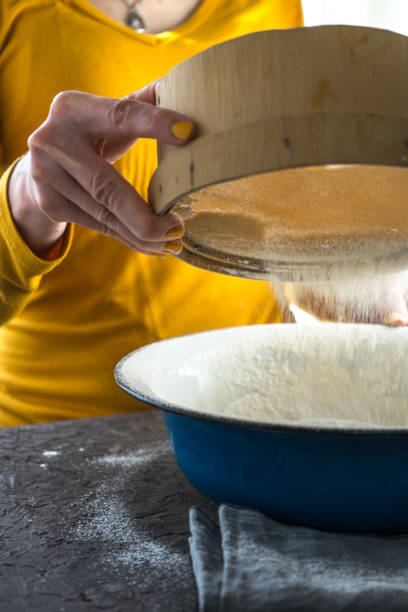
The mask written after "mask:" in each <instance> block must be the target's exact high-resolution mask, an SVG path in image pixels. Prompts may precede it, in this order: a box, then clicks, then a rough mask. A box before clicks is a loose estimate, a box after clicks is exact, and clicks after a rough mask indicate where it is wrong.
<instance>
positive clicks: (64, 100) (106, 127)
mask: <svg viewBox="0 0 408 612" xmlns="http://www.w3.org/2000/svg"><path fill="white" fill-rule="evenodd" d="M151 96H152V90H151V88H150V89H149V88H145V91H144V92H143V90H142V92H141V94H140V99H139V97H138V94H137V93H136V94H130V95H129V96H125V97H124V98H121V99H120V100H118V99H115V98H103V97H100V96H94V95H91V94H87V93H84V92H71V91H70V92H62V93H60V94H58V96H56V98H55V99H54V100H53V103H52V105H51V109H50V120H51V121H53V120H54V119H55V122H56V123H58V124H59V125H61V124H62V123H67V122H71V123H72V125H75V126H76V127H77V129H78V132H79V134H80V135H83V134H86V135H88V137H89V139H90V140H91V141H92V144H93V145H94V143H95V139H99V138H101V137H104V138H108V139H109V138H113V139H117V138H126V139H130V140H136V139H137V138H139V137H140V138H155V139H157V140H160V141H161V142H164V143H166V144H173V145H183V144H185V143H186V142H188V141H189V140H191V139H192V138H193V137H194V135H195V126H194V123H193V122H192V121H191V119H190V118H189V117H186V115H183V114H181V113H177V112H176V111H172V110H170V109H166V108H158V107H156V106H155V105H154V104H150V103H149V102H144V101H142V100H144V99H149V97H151Z"/></svg>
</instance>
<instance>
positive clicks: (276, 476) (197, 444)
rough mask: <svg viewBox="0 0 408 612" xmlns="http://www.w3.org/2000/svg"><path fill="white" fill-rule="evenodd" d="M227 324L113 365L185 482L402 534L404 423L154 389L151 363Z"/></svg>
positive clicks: (295, 519) (329, 521) (282, 516)
mask: <svg viewBox="0 0 408 612" xmlns="http://www.w3.org/2000/svg"><path fill="white" fill-rule="evenodd" d="M256 327H258V328H259V327H261V326H256ZM238 329H240V330H241V329H245V328H238ZM236 330H237V328H235V330H234V332H231V333H236ZM228 331H229V330H219V331H215V332H206V333H204V334H196V335H194V336H184V337H181V338H173V339H171V340H166V341H162V342H158V343H154V344H152V345H148V346H146V347H143V348H141V349H139V350H137V351H134V352H133V353H131V354H130V355H128V356H126V357H125V358H124V359H122V360H121V361H120V362H119V363H118V365H117V366H116V369H115V377H116V380H117V383H118V384H119V386H120V387H121V388H122V389H124V390H125V391H126V392H127V393H129V394H130V395H132V396H134V397H135V398H137V399H138V400H141V401H143V402H145V403H147V404H149V405H152V406H156V407H157V408H159V409H160V410H161V411H162V415H163V418H164V421H165V423H166V426H167V430H168V434H169V439H170V443H171V447H172V449H173V452H174V455H175V458H176V461H177V463H178V465H179V467H180V469H181V471H182V472H183V474H184V475H185V477H186V478H187V479H188V480H189V481H190V482H191V484H192V485H193V486H195V487H196V488H197V489H198V490H199V491H201V492H202V493H203V494H204V495H206V496H207V497H208V498H210V499H212V500H214V501H215V502H218V503H222V502H223V503H230V504H236V505H239V506H246V507H250V508H256V509H258V510H260V511H262V512H264V513H265V514H267V515H270V516H272V517H274V518H275V519H277V520H280V521H283V522H287V523H294V524H302V525H307V526H311V527H315V528H320V529H327V530H335V531H349V532H378V533H384V534H386V533H388V534H389V533H407V532H408V430H407V429H406V428H393V429H380V428H375V429H352V430H351V429H339V428H322V427H303V426H302V427H299V426H294V425H276V424H271V423H258V422H253V421H247V420H245V421H243V420H240V419H234V418H230V417H222V416H214V415H211V414H206V413H203V412H197V411H196V410H191V409H188V408H184V407H183V406H181V405H177V404H175V403H173V402H171V401H167V400H166V398H164V399H163V397H162V396H161V394H160V397H159V396H158V395H157V394H156V393H155V392H153V391H152V387H151V379H154V378H155V377H156V380H157V373H156V370H157V365H158V363H159V362H163V363H165V362H168V363H169V364H170V363H171V355H173V357H174V360H175V361H178V362H179V363H182V361H183V356H180V355H183V350H184V345H183V343H186V342H187V345H188V350H190V351H191V350H193V349H192V348H191V347H194V346H196V347H197V350H202V348H203V347H202V345H200V339H201V337H205V340H207V339H208V338H209V337H211V335H213V334H220V333H225V332H228ZM210 339H211V338H210ZM188 350H187V352H188ZM129 365H131V366H132V372H131V375H130V374H129ZM159 370H160V368H159ZM159 374H160V372H159ZM160 375H161V376H162V375H163V371H162V372H161V374H160ZM172 375H174V372H172V370H171V367H170V372H169V376H172ZM180 384H182V382H181V383H180ZM153 386H154V385H153Z"/></svg>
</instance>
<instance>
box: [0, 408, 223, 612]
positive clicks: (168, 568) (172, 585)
mask: <svg viewBox="0 0 408 612" xmlns="http://www.w3.org/2000/svg"><path fill="white" fill-rule="evenodd" d="M0 466H1V469H0V517H1V519H0V521H1V523H0V610H1V612H3V611H7V612H14V611H17V610H18V611H20V610H29V611H30V612H31V611H40V610H41V611H43V610H44V611H46V610H51V611H56V612H57V611H58V612H74V611H75V612H80V611H82V610H112V611H121V612H122V611H124V612H125V611H127V610H129V611H130V610H132V611H133V612H135V611H139V610H141V611H142V610H143V612H154V611H156V610H165V611H166V612H172V611H173V610H174V611H177V612H184V611H188V612H193V611H194V610H196V609H197V598H196V589H195V583H194V578H193V574H192V570H191V563H190V559H189V555H188V536H189V527H188V510H189V508H190V506H192V505H195V506H199V507H200V508H202V509H204V510H205V511H206V512H207V514H208V515H209V516H211V517H213V518H214V517H215V510H216V507H215V504H213V503H211V502H209V501H208V500H206V499H205V498H204V497H203V496H202V495H200V494H199V493H198V492H197V491H196V490H195V489H194V488H193V487H192V486H191V485H190V484H189V483H188V482H187V481H186V480H185V479H184V477H183V476H182V474H181V472H180V471H179V469H178V467H177V465H176V463H175V461H174V459H173V455H172V453H171V450H170V446H169V444H168V441H167V435H166V431H165V427H164V425H163V422H162V418H161V415H160V413H159V412H156V411H148V412H142V413H136V414H131V415H117V416H114V417H104V418H96V419H79V420H75V421H63V422H58V423H50V424H47V425H35V426H27V427H15V428H7V429H1V430H0Z"/></svg>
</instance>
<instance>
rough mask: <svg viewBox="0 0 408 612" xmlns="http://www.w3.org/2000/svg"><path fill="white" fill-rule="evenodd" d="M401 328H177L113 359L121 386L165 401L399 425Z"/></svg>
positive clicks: (282, 419)
mask: <svg viewBox="0 0 408 612" xmlns="http://www.w3.org/2000/svg"><path fill="white" fill-rule="evenodd" d="M407 374H408V329H407V328H400V329H390V328H386V327H382V326H378V325H373V326H372V325H357V324H324V325H316V324H315V325H313V324H311V325H297V324H276V325H256V326H246V327H236V328H228V329H222V330H216V331H209V332H203V333H199V334H193V335H189V336H182V337H178V338H172V339H170V340H164V341H161V342H156V343H154V344H151V345H148V346H146V347H143V348H141V349H138V350H137V351H134V352H133V353H131V354H130V355H128V356H127V357H125V358H124V359H122V361H121V362H120V363H119V364H118V366H117V368H116V378H117V380H118V382H119V384H120V385H121V386H122V387H123V388H124V389H125V390H127V391H129V392H131V393H132V394H134V395H136V396H137V397H141V398H142V399H145V400H146V401H147V402H150V403H153V404H155V405H158V406H159V407H164V408H165V409H167V410H168V409H170V410H171V409H173V410H180V409H181V410H183V409H186V410H188V411H191V412H192V414H197V415H199V414H200V415H203V414H204V415H206V416H207V417H209V416H210V415H211V418H214V417H215V418H219V419H221V420H224V419H227V420H229V419H239V420H240V421H242V420H244V421H248V422H256V423H267V424H276V425H284V426H297V427H299V426H301V427H303V426H306V427H309V426H311V427H314V428H315V427H319V428H320V427H323V428H324V427H327V428H349V429H356V430H357V429H376V430H378V428H381V429H387V428H392V429H395V428H405V427H407V426H408V376H407Z"/></svg>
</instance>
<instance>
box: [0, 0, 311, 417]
mask: <svg viewBox="0 0 408 612" xmlns="http://www.w3.org/2000/svg"><path fill="white" fill-rule="evenodd" d="M301 23H302V12H301V6H300V0H203V1H202V4H201V5H200V6H199V8H198V9H197V11H196V12H195V13H194V14H193V16H192V17H191V18H190V19H188V20H187V22H185V23H184V24H182V25H181V26H180V27H178V28H177V29H176V30H174V31H172V32H165V33H161V34H158V35H142V34H137V33H135V32H133V31H131V30H130V29H128V28H127V27H125V26H122V25H120V24H118V23H116V22H114V21H112V20H111V19H110V18H109V17H107V16H105V15H104V14H103V13H102V12H101V11H99V10H98V9H96V8H95V7H94V6H93V5H91V4H90V3H89V2H88V1H87V0H0V153H1V160H0V166H1V167H2V168H3V170H4V169H5V168H7V167H8V166H9V165H10V164H12V162H13V161H14V160H15V159H16V158H17V157H19V156H20V155H22V154H23V153H24V152H25V151H26V148H27V145H26V142H27V137H28V136H29V134H30V133H31V132H33V131H34V129H35V128H36V127H38V126H39V125H40V124H41V123H42V122H43V121H44V119H45V118H46V116H47V113H48V108H49V105H50V102H51V100H52V98H53V97H54V96H55V94H56V93H57V92H59V91H62V90H66V89H79V90H83V91H88V92H90V93H94V94H98V95H101V96H113V97H121V96H124V95H126V94H128V93H130V92H132V91H136V90H138V89H140V88H141V87H143V86H144V85H145V84H146V83H148V82H150V81H152V80H154V79H157V78H158V77H161V76H162V75H164V74H165V73H166V72H167V71H168V70H170V69H171V67H172V66H174V65H175V64H177V63H178V62H180V61H182V60H184V59H186V58H187V57H190V56H191V55H194V54H195V53H198V52H199V51H201V50H203V49H205V48H206V47H209V46H212V45H214V44H216V43H219V42H222V41H224V40H227V39H229V38H234V37H236V36H241V35H243V34H247V33H249V32H253V31H257V30H263V29H267V28H287V27H294V26H298V25H301ZM155 166H156V143H155V142H154V141H152V140H146V139H144V140H140V141H139V142H138V143H137V144H136V145H135V146H134V147H133V148H132V149H131V150H130V151H129V152H128V153H127V154H126V155H125V156H124V157H123V158H122V159H121V160H120V161H119V162H118V164H117V167H118V168H119V169H120V171H121V172H122V173H123V174H124V176H125V177H126V178H127V179H128V180H129V181H130V182H131V183H132V184H133V185H134V186H135V187H136V189H138V190H139V192H140V193H141V194H142V195H143V196H144V197H146V192H147V186H148V183H149V180H150V177H151V175H152V173H153V171H154V169H155ZM9 174H10V172H9V171H8V172H7V171H6V172H5V173H4V174H3V176H2V178H1V182H0V323H1V324H2V326H1V328H0V425H1V426H9V425H19V424H25V423H39V422H45V421H51V420H57V419H64V418H74V417H89V416H97V415H106V414H112V413H114V412H127V411H132V410H135V409H140V408H141V407H142V406H141V405H138V403H137V402H136V400H134V399H132V398H130V397H128V396H127V395H126V394H125V393H123V392H122V391H121V390H120V389H119V388H117V386H116V385H115V383H114V380H113V368H114V365H115V363H116V362H117V361H118V360H119V359H120V358H121V357H122V356H123V355H125V354H126V353H128V352H129V351H131V350H133V349H135V348H137V347H139V346H142V345H144V344H146V343H149V342H153V341H156V340H161V339H163V338H168V337H171V336H177V335H180V334H185V333H190V332H196V331H201V330H206V329H211V328H217V327H225V326H231V325H243V324H252V323H265V322H274V321H279V320H280V319H281V313H280V310H279V307H278V306H277V305H276V303H275V300H274V297H273V294H272V293H271V291H270V290H269V287H268V284H267V283H264V282H258V281H246V280H241V279H234V278H230V277H227V276H222V275H218V274H214V273H210V272H205V271H201V270H198V269H195V268H193V267H191V266H189V265H187V264H184V263H182V262H179V261H178V260H176V259H175V258H173V257H171V256H168V257H166V258H165V259H161V258H151V257H146V256H144V255H140V254H137V253H134V252H133V251H130V250H129V249H127V248H126V247H125V246H123V245H122V244H120V243H119V242H117V241H115V240H113V239H111V238H107V237H104V236H102V235H99V234H97V233H95V232H92V231H91V230H87V229H84V228H82V227H76V228H75V231H74V232H73V239H72V240H70V241H69V242H68V244H67V245H66V248H65V249H64V253H63V255H62V256H61V257H60V258H59V259H57V260H55V261H52V262H47V261H44V260H42V259H39V258H38V257H36V256H35V255H34V254H33V253H32V252H31V251H30V250H29V248H28V247H27V246H26V244H25V243H24V242H23V241H22V239H21V237H20V236H19V234H18V232H17V231H16V228H15V226H14V225H13V221H12V218H11V216H10V212H9V207H8V202H7V180H8V175H9ZM71 238H72V237H71Z"/></svg>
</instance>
